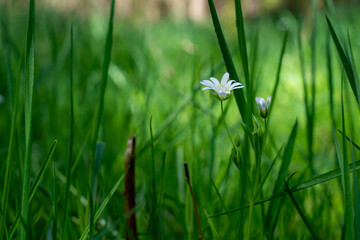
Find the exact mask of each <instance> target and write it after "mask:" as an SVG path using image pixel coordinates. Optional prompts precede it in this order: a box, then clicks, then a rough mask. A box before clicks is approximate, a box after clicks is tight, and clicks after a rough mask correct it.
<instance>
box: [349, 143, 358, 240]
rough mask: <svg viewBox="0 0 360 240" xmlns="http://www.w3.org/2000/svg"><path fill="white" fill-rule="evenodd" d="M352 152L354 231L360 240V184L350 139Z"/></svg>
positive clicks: (356, 237)
mask: <svg viewBox="0 0 360 240" xmlns="http://www.w3.org/2000/svg"><path fill="white" fill-rule="evenodd" d="M350 150H351V160H352V170H353V193H354V215H355V219H354V228H355V229H354V230H355V239H360V191H359V184H358V180H359V179H358V175H357V172H356V165H355V155H354V148H353V144H352V140H351V139H350Z"/></svg>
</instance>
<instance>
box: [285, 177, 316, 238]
mask: <svg viewBox="0 0 360 240" xmlns="http://www.w3.org/2000/svg"><path fill="white" fill-rule="evenodd" d="M284 183H285V188H286V191H287V193H288V194H289V196H290V199H291V201H292V203H293V204H294V206H295V208H296V211H297V212H298V213H299V215H300V217H301V219H302V220H303V222H304V223H305V225H306V227H307V228H308V229H309V231H310V233H311V235H312V237H313V239H318V237H317V235H316V234H315V231H314V228H313V227H312V224H311V223H310V221H309V218H308V217H306V215H305V213H304V211H303V210H302V209H301V207H300V205H299V204H298V203H297V201H296V199H295V197H294V195H293V194H292V192H291V190H290V188H289V185H288V183H287V181H285V182H284Z"/></svg>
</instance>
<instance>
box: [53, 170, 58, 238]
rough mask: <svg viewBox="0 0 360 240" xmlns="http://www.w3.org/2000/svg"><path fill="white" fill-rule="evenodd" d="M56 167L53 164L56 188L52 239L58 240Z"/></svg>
mask: <svg viewBox="0 0 360 240" xmlns="http://www.w3.org/2000/svg"><path fill="white" fill-rule="evenodd" d="M56 182H57V181H56V167H55V163H53V188H54V196H53V226H52V238H53V239H57V237H56V236H57V222H58V207H57V198H58V192H57V183H56Z"/></svg>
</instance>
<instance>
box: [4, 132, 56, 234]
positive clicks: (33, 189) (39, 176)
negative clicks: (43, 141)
mask: <svg viewBox="0 0 360 240" xmlns="http://www.w3.org/2000/svg"><path fill="white" fill-rule="evenodd" d="M56 145H57V140H56V139H55V140H54V142H53V143H52V145H51V148H50V150H49V152H48V154H47V155H46V158H45V161H44V162H43V164H42V165H41V168H40V171H39V173H38V174H37V175H36V178H35V181H34V183H33V184H32V185H31V188H30V192H29V204H30V202H31V201H32V199H33V197H34V195H35V192H36V190H37V188H38V187H39V184H40V182H41V180H42V178H43V176H44V174H45V170H46V169H47V166H48V165H49V163H50V160H51V158H52V155H53V153H54V151H55V148H56ZM20 216H21V213H20V214H19V215H18V217H17V218H16V219H15V221H14V223H13V225H12V226H11V229H10V234H9V236H10V237H9V239H11V238H12V236H13V234H14V233H15V231H16V229H17V227H18V225H19V223H20V219H21V218H20Z"/></svg>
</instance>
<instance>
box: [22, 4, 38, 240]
mask: <svg viewBox="0 0 360 240" xmlns="http://www.w3.org/2000/svg"><path fill="white" fill-rule="evenodd" d="M28 14H29V15H28V23H27V28H26V46H25V159H24V178H23V188H22V196H21V218H22V220H23V221H24V225H21V239H28V236H27V234H28V228H29V222H28V216H29V188H30V173H31V172H30V169H31V147H32V139H31V130H32V129H31V127H32V126H31V125H32V124H31V118H32V100H33V88H34V60H35V59H34V35H33V33H34V25H35V24H34V0H29V13H28Z"/></svg>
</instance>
